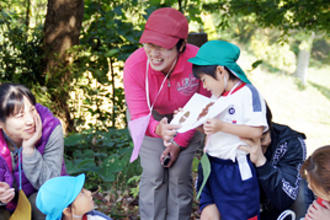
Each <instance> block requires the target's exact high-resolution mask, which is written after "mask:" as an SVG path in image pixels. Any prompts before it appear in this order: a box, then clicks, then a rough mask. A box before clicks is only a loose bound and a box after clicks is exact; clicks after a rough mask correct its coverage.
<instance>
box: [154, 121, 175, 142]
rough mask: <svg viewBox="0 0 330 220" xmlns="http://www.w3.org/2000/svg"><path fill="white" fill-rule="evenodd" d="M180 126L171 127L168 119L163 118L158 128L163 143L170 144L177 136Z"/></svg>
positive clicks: (157, 131)
mask: <svg viewBox="0 0 330 220" xmlns="http://www.w3.org/2000/svg"><path fill="white" fill-rule="evenodd" d="M179 128H180V125H171V124H169V123H168V122H167V118H166V117H165V118H162V120H160V122H159V124H158V125H157V128H156V134H157V135H159V136H160V137H161V138H162V139H163V141H165V142H169V141H170V140H171V139H173V137H174V136H175V135H176V130H177V129H179Z"/></svg>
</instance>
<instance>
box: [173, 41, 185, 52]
mask: <svg viewBox="0 0 330 220" xmlns="http://www.w3.org/2000/svg"><path fill="white" fill-rule="evenodd" d="M184 43H185V40H184V39H180V40H179V41H178V43H176V45H175V46H176V50H177V51H178V52H179V53H183V52H184V51H185V50H186V44H185V45H184V47H183V49H182V51H180V48H181V47H182V45H183V44H184Z"/></svg>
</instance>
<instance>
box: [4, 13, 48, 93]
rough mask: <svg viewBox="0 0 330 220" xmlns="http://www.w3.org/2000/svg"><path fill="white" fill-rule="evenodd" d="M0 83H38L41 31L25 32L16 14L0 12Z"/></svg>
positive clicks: (40, 68) (42, 77) (41, 77)
mask: <svg viewBox="0 0 330 220" xmlns="http://www.w3.org/2000/svg"><path fill="white" fill-rule="evenodd" d="M0 33H2V34H1V35H0V81H11V82H17V83H22V84H25V85H27V86H28V87H30V88H31V87H33V85H35V84H41V83H42V82H43V79H44V76H43V75H42V56H43V51H42V32H41V30H40V28H35V29H34V30H33V32H32V34H29V33H28V32H27V31H26V26H25V24H24V23H22V20H21V19H20V17H19V15H18V14H17V13H15V12H10V13H9V12H6V11H4V10H2V11H0Z"/></svg>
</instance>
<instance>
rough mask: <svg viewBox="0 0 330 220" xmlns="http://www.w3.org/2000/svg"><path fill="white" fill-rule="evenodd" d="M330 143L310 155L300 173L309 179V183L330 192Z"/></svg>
mask: <svg viewBox="0 0 330 220" xmlns="http://www.w3.org/2000/svg"><path fill="white" fill-rule="evenodd" d="M329 173H330V145H326V146H323V147H320V148H318V149H317V150H315V151H314V153H313V154H312V155H311V156H309V157H308V159H307V160H305V162H304V163H303V165H302V166H301V169H300V175H301V176H302V177H303V178H305V179H307V176H308V177H309V178H308V180H309V184H311V185H312V186H316V187H317V188H320V189H322V190H323V191H324V192H325V193H327V194H329V193H330V175H329Z"/></svg>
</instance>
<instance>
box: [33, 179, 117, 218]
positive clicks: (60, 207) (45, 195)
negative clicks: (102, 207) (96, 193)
mask: <svg viewBox="0 0 330 220" xmlns="http://www.w3.org/2000/svg"><path fill="white" fill-rule="evenodd" d="M84 183H85V175H84V174H80V175H79V176H76V177H73V176H61V177H55V178H52V179H50V180H48V181H47V182H45V183H44V184H43V185H42V186H41V187H40V189H39V192H38V195H37V199H36V205H37V207H38V209H39V210H40V211H41V212H42V213H44V214H45V215H46V220H61V219H63V220H72V219H78V220H111V218H109V217H108V216H106V215H104V214H103V213H101V212H98V211H95V210H93V209H94V201H93V197H92V194H91V192H90V191H89V190H87V189H84V188H83V186H84Z"/></svg>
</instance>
